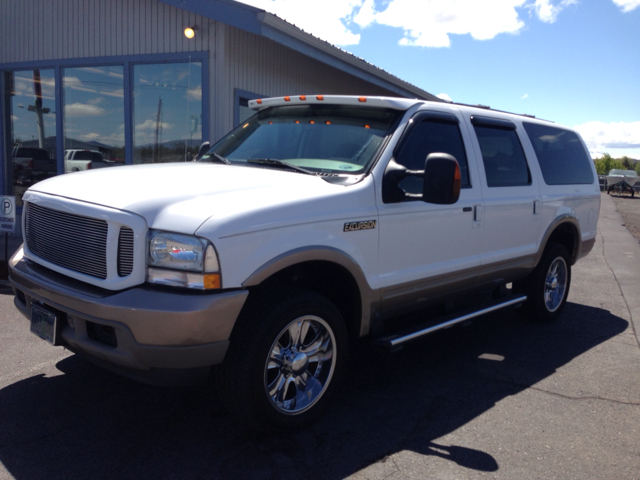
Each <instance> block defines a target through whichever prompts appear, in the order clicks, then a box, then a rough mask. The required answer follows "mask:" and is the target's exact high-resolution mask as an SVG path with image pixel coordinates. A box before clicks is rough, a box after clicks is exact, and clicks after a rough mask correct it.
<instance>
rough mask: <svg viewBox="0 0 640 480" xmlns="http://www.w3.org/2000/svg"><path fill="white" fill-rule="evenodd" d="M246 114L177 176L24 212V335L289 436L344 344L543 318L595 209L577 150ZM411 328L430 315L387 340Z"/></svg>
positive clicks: (316, 407)
mask: <svg viewBox="0 0 640 480" xmlns="http://www.w3.org/2000/svg"><path fill="white" fill-rule="evenodd" d="M249 105H250V107H251V108H253V109H254V110H255V111H256V114H255V115H254V116H253V117H251V118H250V119H249V120H247V121H246V122H244V123H243V124H242V125H241V126H240V127H238V128H236V129H235V130H233V131H232V132H231V133H229V134H228V135H227V136H225V137H224V138H222V139H221V140H220V141H218V142H217V143H215V144H214V145H213V146H212V147H211V148H210V149H208V150H206V148H205V149H203V150H206V152H205V151H203V152H201V153H200V154H199V159H198V161H196V162H189V163H178V164H162V165H136V166H130V167H124V168H119V169H106V170H102V171H95V172H87V173H86V174H85V175H82V177H72V176H61V177H56V178H52V179H49V180H47V181H45V182H41V183H38V184H37V185H35V186H33V187H31V188H30V189H29V190H28V191H27V192H26V194H25V195H24V201H25V231H24V232H25V233H24V245H23V248H22V249H20V250H19V251H18V252H17V253H16V254H15V255H14V256H13V258H12V259H11V261H10V280H11V282H12V285H13V288H14V291H15V295H16V298H15V305H16V306H17V308H18V309H19V310H20V311H21V312H22V313H23V314H24V315H25V316H26V317H27V318H28V319H29V320H30V322H31V330H32V331H33V332H34V333H35V334H37V335H39V336H40V337H42V338H43V339H45V340H46V341H48V342H49V343H51V344H53V345H61V346H64V347H65V348H67V349H69V350H71V351H73V352H75V353H77V354H78V355H80V356H83V357H85V358H87V359H89V360H91V361H93V362H95V363H96V364H98V365H101V366H103V367H106V368H108V369H111V370H113V371H116V372H118V373H121V374H124V375H127V376H130V377H132V378H137V379H140V380H142V381H147V382H150V383H163V382H164V383H180V382H182V383H184V382H194V381H198V380H202V379H204V378H206V377H207V375H208V374H209V373H210V371H211V367H212V366H214V365H215V366H216V368H215V369H214V372H213V373H214V379H215V381H216V382H217V384H218V388H219V391H220V396H221V398H222V400H223V402H224V404H225V405H226V407H227V408H228V409H229V411H231V412H232V413H234V414H235V415H236V417H237V418H238V419H239V420H240V421H242V422H245V423H247V424H250V425H252V426H257V427H260V428H267V429H271V428H277V429H283V430H287V429H295V428H299V427H302V426H304V425H307V424H308V423H309V422H311V421H313V420H314V419H315V418H316V417H317V416H318V415H319V414H320V412H322V410H323V408H326V407H327V405H328V404H329V402H330V399H331V396H332V395H333V394H335V391H336V389H337V387H338V385H339V382H340V381H341V380H344V377H345V375H347V374H348V370H347V369H346V368H345V367H346V362H347V359H348V356H349V355H348V350H349V339H358V338H365V339H369V340H370V341H371V342H373V343H376V344H378V345H382V346H385V347H387V348H390V349H397V348H399V347H401V346H402V345H403V344H404V343H405V342H408V341H412V340H415V339H417V338H419V337H421V336H423V335H426V334H430V333H433V332H435V331H438V330H440V329H443V328H448V327H451V326H453V325H455V324H458V323H461V322H466V321H469V319H471V318H474V317H478V316H481V315H482V314H485V313H487V312H490V311H494V310H497V309H500V308H506V307H511V306H517V305H521V308H520V309H519V310H520V311H521V312H523V313H524V314H525V315H526V316H527V317H528V318H530V319H532V320H534V321H538V322H549V321H552V320H555V319H556V318H558V316H559V315H560V313H561V312H562V310H563V308H564V306H565V303H566V300H567V295H568V293H569V288H570V284H571V266H572V265H573V264H574V263H575V262H576V261H578V260H579V259H580V258H582V257H584V256H585V255H587V254H588V253H589V251H590V250H591V249H592V248H593V246H594V243H595V239H596V231H597V221H598V213H599V209H600V192H599V186H598V177H597V175H596V172H595V168H594V165H593V162H592V161H591V159H590V157H589V155H588V151H587V149H586V146H585V144H584V142H583V141H582V139H581V138H580V136H579V135H578V134H577V133H576V132H575V131H573V130H572V129H569V128H566V127H562V126H559V125H556V124H553V123H550V122H546V121H541V120H537V119H534V118H531V117H528V116H520V115H514V114H509V113H504V112H499V111H494V110H490V109H486V108H476V107H470V106H465V105H457V104H449V103H441V102H429V101H420V100H409V99H398V98H380V97H343V96H317V97H316V96H300V97H284V98H273V99H260V100H252V101H250V102H249ZM54 232H55V235H56V241H55V242H51V241H49V239H50V238H51V235H52V234H53V233H54ZM60 245H62V246H63V247H64V248H62V249H60ZM441 305H444V306H445V307H446V308H440V306H441ZM434 307H438V308H434ZM425 309H427V310H425ZM412 311H423V312H424V311H429V312H430V313H431V316H432V317H433V315H434V314H435V313H437V312H441V311H442V312H445V313H442V316H436V318H431V320H430V321H429V323H426V324H424V323H423V322H419V323H418V324H415V325H405V324H403V325H398V323H397V318H398V315H399V314H401V313H405V312H412Z"/></svg>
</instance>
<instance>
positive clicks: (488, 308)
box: [373, 295, 527, 349]
mask: <svg viewBox="0 0 640 480" xmlns="http://www.w3.org/2000/svg"><path fill="white" fill-rule="evenodd" d="M526 299H527V296H526V295H519V296H517V297H513V298H510V299H509V300H507V301H505V300H504V298H501V299H499V300H497V301H494V302H491V303H488V304H485V305H483V308H481V309H480V310H476V311H472V312H470V313H466V314H464V315H462V316H460V317H454V318H452V319H449V320H445V321H444V322H442V323H438V324H436V325H431V326H429V327H426V328H423V327H424V325H420V326H419V327H418V328H419V330H404V331H402V332H399V333H396V334H393V335H389V336H387V337H380V338H377V339H375V340H374V341H373V344H374V345H378V346H382V347H387V348H390V349H396V348H397V347H399V346H400V345H401V344H403V343H405V342H408V341H410V340H415V339H416V338H419V337H422V336H424V335H429V334H430V333H433V332H437V331H438V330H442V329H444V328H449V327H453V326H454V325H456V324H458V323H461V322H465V321H467V320H471V319H472V318H475V317H479V316H480V315H484V314H486V313H490V312H495V311H496V310H500V309H501V308H506V307H511V306H513V305H518V304H521V303H523V302H524V301H525V300H526Z"/></svg>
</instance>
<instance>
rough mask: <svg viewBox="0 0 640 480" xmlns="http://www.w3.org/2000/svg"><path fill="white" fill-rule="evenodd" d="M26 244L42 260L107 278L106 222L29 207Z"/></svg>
mask: <svg viewBox="0 0 640 480" xmlns="http://www.w3.org/2000/svg"><path fill="white" fill-rule="evenodd" d="M25 220H26V221H25V223H26V232H25V237H26V242H27V247H28V248H29V250H30V251H31V252H32V253H33V254H35V255H37V256H38V257H40V258H42V259H44V260H46V261H48V262H51V263H53V264H55V265H59V266H61V267H63V268H68V269H69V270H73V271H75V272H79V273H83V274H85V275H90V276H92V277H96V278H100V279H103V280H104V279H106V278H107V258H106V257H107V232H108V230H109V226H108V224H107V222H106V221H104V220H98V219H94V218H89V217H83V216H81V215H75V214H72V213H66V212H60V211H57V210H53V209H51V208H47V207H42V206H40V205H36V204H33V203H28V204H27V213H26V218H25Z"/></svg>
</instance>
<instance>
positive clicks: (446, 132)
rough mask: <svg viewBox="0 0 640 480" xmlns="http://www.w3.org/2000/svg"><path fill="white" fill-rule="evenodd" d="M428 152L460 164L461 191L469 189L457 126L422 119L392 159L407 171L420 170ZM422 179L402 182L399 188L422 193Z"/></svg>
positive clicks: (466, 168) (462, 147)
mask: <svg viewBox="0 0 640 480" xmlns="http://www.w3.org/2000/svg"><path fill="white" fill-rule="evenodd" d="M453 118H455V117H453ZM430 153H448V154H450V155H453V156H454V157H455V158H456V160H457V161H458V164H459V165H460V174H461V180H462V188H469V187H470V186H471V183H470V182H469V168H468V166H467V155H466V153H465V150H464V144H463V143H462V136H461V135H460V128H459V127H458V124H457V123H453V122H442V121H438V120H432V119H426V120H422V121H419V122H418V123H415V124H414V125H413V127H412V129H411V131H410V132H408V136H407V137H405V138H404V139H403V140H402V141H401V143H400V145H399V148H398V150H397V151H396V153H395V155H394V156H395V160H396V162H397V163H399V164H400V165H403V166H404V167H407V168H408V169H409V170H422V169H424V162H425V160H426V159H427V156H428V155H429V154H430ZM422 183H423V180H422V179H421V178H418V177H408V178H405V179H403V180H402V181H401V182H400V184H399V186H400V187H401V188H402V189H403V190H404V191H405V192H407V193H417V194H421V193H422Z"/></svg>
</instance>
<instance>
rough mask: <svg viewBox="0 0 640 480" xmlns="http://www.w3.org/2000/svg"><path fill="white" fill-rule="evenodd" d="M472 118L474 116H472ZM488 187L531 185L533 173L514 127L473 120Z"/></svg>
mask: <svg viewBox="0 0 640 480" xmlns="http://www.w3.org/2000/svg"><path fill="white" fill-rule="evenodd" d="M472 122H473V119H472ZM473 123H474V129H475V132H476V136H477V137H478V143H479V144H480V150H481V151H482V161H483V162H484V171H485V174H486V175H487V185H488V186H489V187H516V186H522V185H531V173H530V172H529V166H528V165H527V159H526V157H525V156H524V150H523V149H522V145H521V144H520V139H519V138H518V134H517V133H516V131H515V125H514V129H511V128H502V127H498V126H488V125H483V124H479V122H473Z"/></svg>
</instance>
